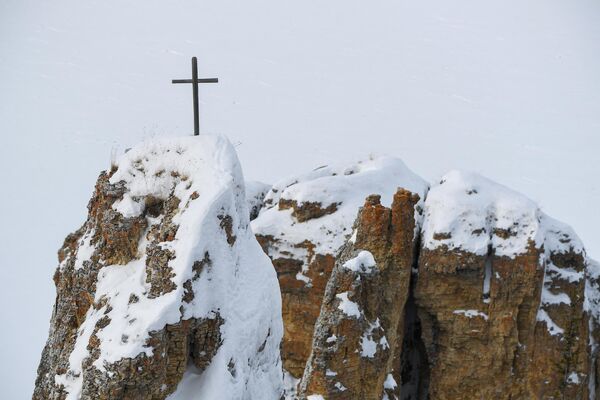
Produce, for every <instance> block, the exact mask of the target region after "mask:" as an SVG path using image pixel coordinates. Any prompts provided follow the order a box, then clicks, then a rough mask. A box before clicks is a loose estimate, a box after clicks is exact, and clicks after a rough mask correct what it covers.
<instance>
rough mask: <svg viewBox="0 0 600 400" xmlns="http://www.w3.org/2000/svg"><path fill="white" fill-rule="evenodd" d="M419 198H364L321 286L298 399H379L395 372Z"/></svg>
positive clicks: (409, 195)
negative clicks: (383, 202) (353, 232)
mask: <svg viewBox="0 0 600 400" xmlns="http://www.w3.org/2000/svg"><path fill="white" fill-rule="evenodd" d="M422 195H423V194H422V193H421V196H422ZM420 199H421V197H420V195H419V194H416V193H411V192H409V191H407V190H405V189H399V190H398V192H397V193H396V194H395V195H394V200H393V202H392V205H391V207H390V208H388V207H384V206H383V205H381V203H380V199H379V196H370V197H369V198H368V199H367V201H366V203H365V205H364V207H363V208H362V211H361V212H360V215H359V217H358V220H357V223H356V235H355V236H354V237H353V238H352V239H351V240H350V241H349V242H348V244H347V245H346V246H345V247H344V249H343V251H342V255H341V256H340V257H339V260H338V263H337V264H336V266H335V269H334V271H333V273H332V275H331V278H330V280H329V282H328V284H327V290H326V292H325V297H324V299H323V305H322V308H321V314H320V316H319V319H318V320H317V323H316V327H315V330H314V339H313V349H312V354H311V357H310V359H309V361H308V365H307V366H306V370H305V373H304V376H303V380H302V382H301V384H300V397H305V396H306V395H307V394H312V395H315V394H319V395H327V398H328V399H332V400H333V399H377V400H379V399H381V396H382V388H383V386H384V383H385V381H386V379H388V374H390V373H391V372H392V371H397V372H399V371H400V368H399V367H400V365H399V363H398V362H399V360H400V354H401V351H402V342H403V335H404V305H405V304H406V301H407V299H408V296H409V284H410V276H411V270H412V267H413V265H414V264H415V262H416V251H417V236H416V235H415V232H417V231H418V229H417V228H418V221H419V220H420V218H419V217H420V214H419V208H418V207H417V205H418V204H419V201H420ZM415 214H416V215H415ZM395 364H396V365H395ZM396 379H399V376H397V377H396Z"/></svg>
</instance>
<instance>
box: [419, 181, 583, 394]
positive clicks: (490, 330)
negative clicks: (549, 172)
mask: <svg viewBox="0 0 600 400" xmlns="http://www.w3.org/2000/svg"><path fill="white" fill-rule="evenodd" d="M587 264H588V261H587V260H586V256H585V252H584V250H583V246H582V244H581V242H580V241H579V239H578V238H577V236H576V235H575V233H574V232H573V231H572V230H571V229H570V228H569V227H568V226H566V225H564V224H561V223H559V222H557V221H555V220H552V219H551V218H550V217H548V216H547V215H545V214H543V213H542V212H540V210H539V208H538V207H537V206H536V205H535V204H534V203H532V202H531V201H529V200H528V199H526V198H524V197H523V196H520V195H518V194H517V193H514V192H512V191H510V190H508V189H506V188H504V187H502V186H500V185H497V184H494V183H492V182H490V181H488V180H486V179H484V178H481V177H479V176H476V175H471V174H464V173H459V172H452V173H450V174H448V175H446V176H445V177H444V179H443V180H442V182H441V184H440V185H438V186H437V187H435V188H433V189H432V190H431V191H430V193H429V195H428V199H427V202H426V203H425V219H424V228H423V248H422V251H421V254H420V258H419V269H418V271H419V272H418V279H417V285H416V287H415V292H414V293H415V300H416V305H417V314H418V318H419V320H420V323H421V331H422V340H423V343H424V345H425V349H426V352H425V353H424V354H422V356H423V357H426V359H427V360H428V364H429V374H430V376H429V391H428V394H429V396H430V398H435V399H455V398H459V397H461V396H462V397H464V398H473V399H474V398H497V399H587V398H589V394H588V388H589V385H588V382H589V373H590V362H591V359H590V354H589V347H588V346H589V337H590V335H589V317H590V316H589V314H588V313H586V311H585V308H584V302H585V276H586V266H587ZM450 371H452V372H451V373H449V372H450Z"/></svg>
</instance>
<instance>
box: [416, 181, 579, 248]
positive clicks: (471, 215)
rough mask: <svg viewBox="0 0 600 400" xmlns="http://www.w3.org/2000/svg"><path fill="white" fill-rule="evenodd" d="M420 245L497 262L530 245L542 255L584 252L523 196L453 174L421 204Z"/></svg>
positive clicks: (573, 237)
mask: <svg viewBox="0 0 600 400" xmlns="http://www.w3.org/2000/svg"><path fill="white" fill-rule="evenodd" d="M422 235H423V245H424V247H426V248H428V249H435V248H437V247H439V246H443V245H445V246H447V247H448V248H449V249H460V250H463V251H468V252H472V253H475V254H478V255H485V254H486V253H487V251H488V246H489V245H492V247H493V248H494V249H495V254H496V255H498V256H508V257H514V256H516V255H518V254H523V253H525V252H526V251H527V248H528V246H529V243H530V241H531V242H533V243H534V244H535V246H536V247H537V248H540V247H541V246H542V245H543V246H544V248H545V250H546V251H553V252H565V251H568V250H569V249H573V250H574V251H576V252H582V251H583V245H582V244H581V241H580V240H579V238H578V237H577V235H576V234H575V232H574V231H573V230H572V229H571V227H569V226H568V225H566V224H563V223H561V222H558V221H556V220H554V219H552V218H550V217H548V216H547V215H546V214H544V213H543V212H542V211H541V210H540V209H539V207H538V205H537V204H536V203H534V202H533V201H532V200H530V199H528V198H527V197H525V196H524V195H522V194H520V193H517V192H515V191H513V190H511V189H509V188H507V187H505V186H503V185H500V184H498V183H496V182H493V181H491V180H489V179H486V178H484V177H482V176H481V175H478V174H476V173H469V172H463V171H451V172H449V173H447V174H446V175H444V177H443V178H442V180H441V182H440V183H439V184H438V185H435V186H433V187H432V188H431V189H430V191H429V193H428V195H427V200H426V201H425V212H424V220H423V231H422Z"/></svg>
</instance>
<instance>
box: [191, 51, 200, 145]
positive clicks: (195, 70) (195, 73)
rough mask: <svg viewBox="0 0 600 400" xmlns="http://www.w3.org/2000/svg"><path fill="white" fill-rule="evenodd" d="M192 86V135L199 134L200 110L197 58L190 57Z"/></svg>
mask: <svg viewBox="0 0 600 400" xmlns="http://www.w3.org/2000/svg"><path fill="white" fill-rule="evenodd" d="M192 82H193V83H192V86H193V88H194V136H198V135H200V116H199V115H198V114H199V113H200V110H199V109H198V59H197V58H196V57H192Z"/></svg>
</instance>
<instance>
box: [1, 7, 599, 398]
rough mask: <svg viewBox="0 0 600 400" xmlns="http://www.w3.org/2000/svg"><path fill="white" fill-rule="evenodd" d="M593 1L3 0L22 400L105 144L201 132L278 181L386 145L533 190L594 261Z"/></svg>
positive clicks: (10, 243)
mask: <svg viewBox="0 0 600 400" xmlns="http://www.w3.org/2000/svg"><path fill="white" fill-rule="evenodd" d="M598 21H600V2H598V1H597V0H489V1H485V2H483V1H477V0H455V1H452V2H450V1H447V0H422V1H407V0H396V1H391V0H389V1H377V0H374V1H369V2H365V1H356V0H344V1H342V0H329V1H315V0H303V1H296V2H291V1H284V0H258V1H247V2H241V1H231V0H219V1H210V2H209V1H189V0H175V1H168V2H167V1H157V0H120V1H117V0H102V1H90V0H68V1H65V0H60V1H52V2H48V1H41V0H40V1H30V0H2V1H1V2H0V133H1V134H2V137H3V140H4V145H3V146H0V163H1V164H0V167H1V168H0V174H1V175H0V178H1V182H2V196H1V197H0V213H1V214H0V217H1V221H2V223H3V226H2V228H1V229H0V243H2V246H3V247H2V251H0V268H2V271H1V273H2V277H3V280H4V282H5V284H4V285H3V288H2V291H1V292H0V301H1V304H2V305H3V306H2V307H1V311H0V312H1V314H0V316H1V320H2V321H4V323H5V324H6V323H8V325H4V327H3V328H2V329H0V343H2V344H3V345H2V346H0V359H1V360H2V362H1V363H0V377H1V380H2V381H3V385H2V388H3V389H2V390H4V393H3V396H2V397H3V398H10V399H25V398H30V396H31V391H32V387H33V380H34V378H35V369H36V368H37V363H38V361H39V356H40V353H41V350H42V347H43V344H44V342H45V340H46V336H47V329H48V321H49V318H50V312H51V307H52V304H53V302H54V287H53V283H52V281H51V276H52V274H53V272H54V269H55V267H56V264H57V261H56V250H57V249H58V248H59V247H60V244H61V243H62V240H63V239H64V237H65V235H66V234H67V233H69V232H71V231H74V230H75V229H76V228H78V227H79V226H80V224H81V223H82V222H83V221H84V220H85V213H86V208H85V206H86V204H87V201H88V199H89V197H90V195H91V193H92V189H93V185H94V182H95V179H96V177H97V175H98V172H99V171H100V170H101V169H104V168H106V167H107V165H108V163H109V161H110V154H111V149H113V148H118V149H119V151H122V150H123V149H124V148H126V147H128V146H131V145H132V144H134V143H136V142H137V141H139V140H141V139H143V138H148V137H151V136H164V135H185V134H189V133H191V131H192V114H191V88H189V87H186V86H185V85H177V86H174V85H171V83H170V80H171V79H172V78H188V77H189V75H190V60H189V59H190V57H191V56H192V55H196V56H198V57H199V67H200V74H201V76H203V77H212V76H218V77H219V79H220V83H219V84H216V85H214V84H211V85H204V86H203V87H201V129H202V131H203V132H211V133H212V132H214V133H223V134H226V135H228V136H229V137H230V139H231V140H232V141H233V142H234V143H238V147H237V148H238V151H239V155H240V159H241V161H242V163H243V167H244V170H245V173H246V176H247V177H248V178H251V179H259V180H263V181H271V182H272V181H274V180H277V179H279V178H281V177H284V176H285V175H287V174H290V173H294V172H298V171H305V170H307V169H309V168H312V167H314V166H317V165H321V164H323V163H327V162H331V161H339V160H343V159H348V158H353V157H356V156H361V155H364V154H366V153H371V152H373V153H387V154H391V155H395V156H398V157H401V158H402V159H403V160H404V161H405V162H406V164H407V165H408V166H409V167H411V168H412V169H413V170H414V171H415V172H416V173H418V174H420V175H421V176H423V177H424V178H426V179H428V180H431V181H433V180H436V179H438V177H439V176H440V175H441V174H443V173H445V172H447V171H448V170H450V169H453V168H460V169H467V170H473V171H477V172H480V173H482V174H484V175H486V176H488V177H490V178H492V179H495V180H497V181H499V182H501V183H503V184H505V185H508V186H510V187H512V188H514V189H517V190H519V191H521V192H523V193H525V194H527V195H528V196H529V197H531V198H532V199H534V200H536V201H537V202H539V203H540V204H541V206H542V208H543V210H544V211H546V212H547V213H549V214H550V215H552V216H554V217H555V218H557V219H560V220H562V221H565V222H567V223H569V224H571V225H572V226H573V227H574V228H575V229H576V230H577V232H578V233H579V234H580V236H581V237H582V239H583V240H584V242H585V243H586V245H587V247H588V250H589V252H590V253H591V254H592V255H593V256H595V257H596V258H598V257H600V238H599V237H598V236H599V235H598V233H597V231H598V226H600V213H598V212H597V208H598V205H599V204H600V179H599V177H600V161H599V160H600V158H599V156H598V152H599V149H600V74H599V72H598V71H600V23H598Z"/></svg>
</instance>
